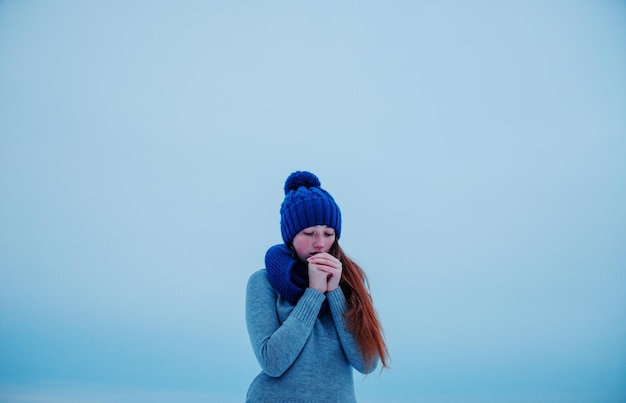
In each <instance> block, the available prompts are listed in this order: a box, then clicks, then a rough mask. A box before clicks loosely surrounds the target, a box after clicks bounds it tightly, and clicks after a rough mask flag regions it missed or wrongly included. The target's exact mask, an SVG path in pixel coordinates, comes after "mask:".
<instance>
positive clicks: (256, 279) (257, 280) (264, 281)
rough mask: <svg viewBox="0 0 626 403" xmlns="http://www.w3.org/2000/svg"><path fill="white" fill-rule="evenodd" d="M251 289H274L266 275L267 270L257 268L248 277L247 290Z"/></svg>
mask: <svg viewBox="0 0 626 403" xmlns="http://www.w3.org/2000/svg"><path fill="white" fill-rule="evenodd" d="M251 289H272V290H273V289H274V287H272V284H271V283H270V280H269V277H268V276H267V270H265V269H261V270H257V271H255V272H254V273H252V274H251V275H250V278H248V290H251Z"/></svg>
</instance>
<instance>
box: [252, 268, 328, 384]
mask: <svg viewBox="0 0 626 403" xmlns="http://www.w3.org/2000/svg"><path fill="white" fill-rule="evenodd" d="M277 298H278V294H277V293H276V291H275V290H274V288H273V287H272V286H271V284H270V283H269V281H268V279H267V274H266V272H265V271H264V270H261V271H258V272H256V273H254V274H253V275H252V276H251V277H250V280H249V281H248V287H247V291H246V325H247V327H248V334H249V336H250V342H251V343H252V348H253V349H254V353H255V355H256V358H257V361H258V362H259V364H260V365H261V369H262V370H263V372H265V373H266V374H267V375H269V376H271V377H278V376H281V375H282V374H283V373H285V371H286V370H287V369H288V368H289V367H290V366H291V364H293V362H294V361H295V360H296V358H297V357H298V355H299V354H300V352H301V351H302V348H303V347H304V345H305V343H306V341H307V340H308V338H309V336H310V334H311V331H312V330H313V326H314V325H315V320H316V319H317V315H318V313H319V310H320V308H321V306H322V303H323V302H324V299H325V298H326V297H325V296H324V294H322V293H321V292H319V291H317V290H314V289H312V288H307V289H306V291H305V292H304V294H303V295H302V297H301V298H300V300H299V301H298V303H297V304H296V306H295V307H294V309H293V311H291V313H290V314H289V317H287V319H286V320H285V321H284V322H283V323H282V324H280V322H279V319H278V314H277V312H276V299H277Z"/></svg>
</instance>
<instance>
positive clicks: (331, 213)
mask: <svg viewBox="0 0 626 403" xmlns="http://www.w3.org/2000/svg"><path fill="white" fill-rule="evenodd" d="M284 191H285V199H284V200H283V203H282V205H281V207H280V230H281V233H282V237H283V241H284V242H285V245H287V246H290V245H291V241H292V240H293V237H295V236H296V234H298V232H300V231H302V230H303V229H305V228H308V227H312V226H314V225H326V226H328V227H331V228H333V229H334V230H335V235H336V238H337V239H339V236H340V235H341V210H339V206H338V205H337V203H335V200H334V199H333V197H332V196H331V195H330V193H328V192H327V191H325V190H324V189H322V187H321V183H320V180H319V179H318V178H317V176H315V175H314V174H312V173H311V172H307V171H296V172H294V173H292V174H291V175H289V177H288V178H287V180H286V181H285V187H284Z"/></svg>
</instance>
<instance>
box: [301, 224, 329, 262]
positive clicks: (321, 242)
mask: <svg viewBox="0 0 626 403" xmlns="http://www.w3.org/2000/svg"><path fill="white" fill-rule="evenodd" d="M334 242H335V229H334V228H331V227H327V226H325V225H316V226H314V227H309V228H305V229H303V230H302V231H300V232H298V233H297V234H296V236H295V237H294V238H293V241H292V242H291V243H292V244H293V248H294V249H295V251H296V255H298V258H299V259H300V260H302V261H303V262H306V259H307V258H309V257H311V256H313V255H316V254H318V253H320V252H328V251H329V250H330V247H331V246H333V243H334Z"/></svg>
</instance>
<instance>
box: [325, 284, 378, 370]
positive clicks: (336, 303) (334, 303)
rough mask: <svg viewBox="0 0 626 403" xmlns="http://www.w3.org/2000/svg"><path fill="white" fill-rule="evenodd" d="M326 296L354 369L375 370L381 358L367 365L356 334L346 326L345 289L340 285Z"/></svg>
mask: <svg viewBox="0 0 626 403" xmlns="http://www.w3.org/2000/svg"><path fill="white" fill-rule="evenodd" d="M326 296H327V298H328V303H329V305H330V311H331V313H332V315H333V321H334V322H335V327H336V328H337V334H338V335H339V341H340V342H341V347H342V348H343V351H344V353H345V354H346V357H347V358H348V362H349V363H350V365H352V366H353V367H354V369H356V370H357V371H359V372H360V373H362V374H367V373H370V372H373V371H374V370H375V369H376V366H377V365H378V360H379V358H378V357H375V358H374V359H373V360H372V362H371V363H370V365H369V367H367V366H366V365H365V361H364V360H363V356H362V355H361V350H360V349H359V346H358V344H357V342H356V340H355V339H354V336H352V334H351V333H350V332H348V329H347V327H346V326H347V324H346V321H345V318H344V315H345V313H346V312H347V310H348V305H347V301H346V297H345V296H344V294H343V290H342V289H341V287H338V288H336V289H335V290H333V291H331V292H329V293H327V294H326Z"/></svg>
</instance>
